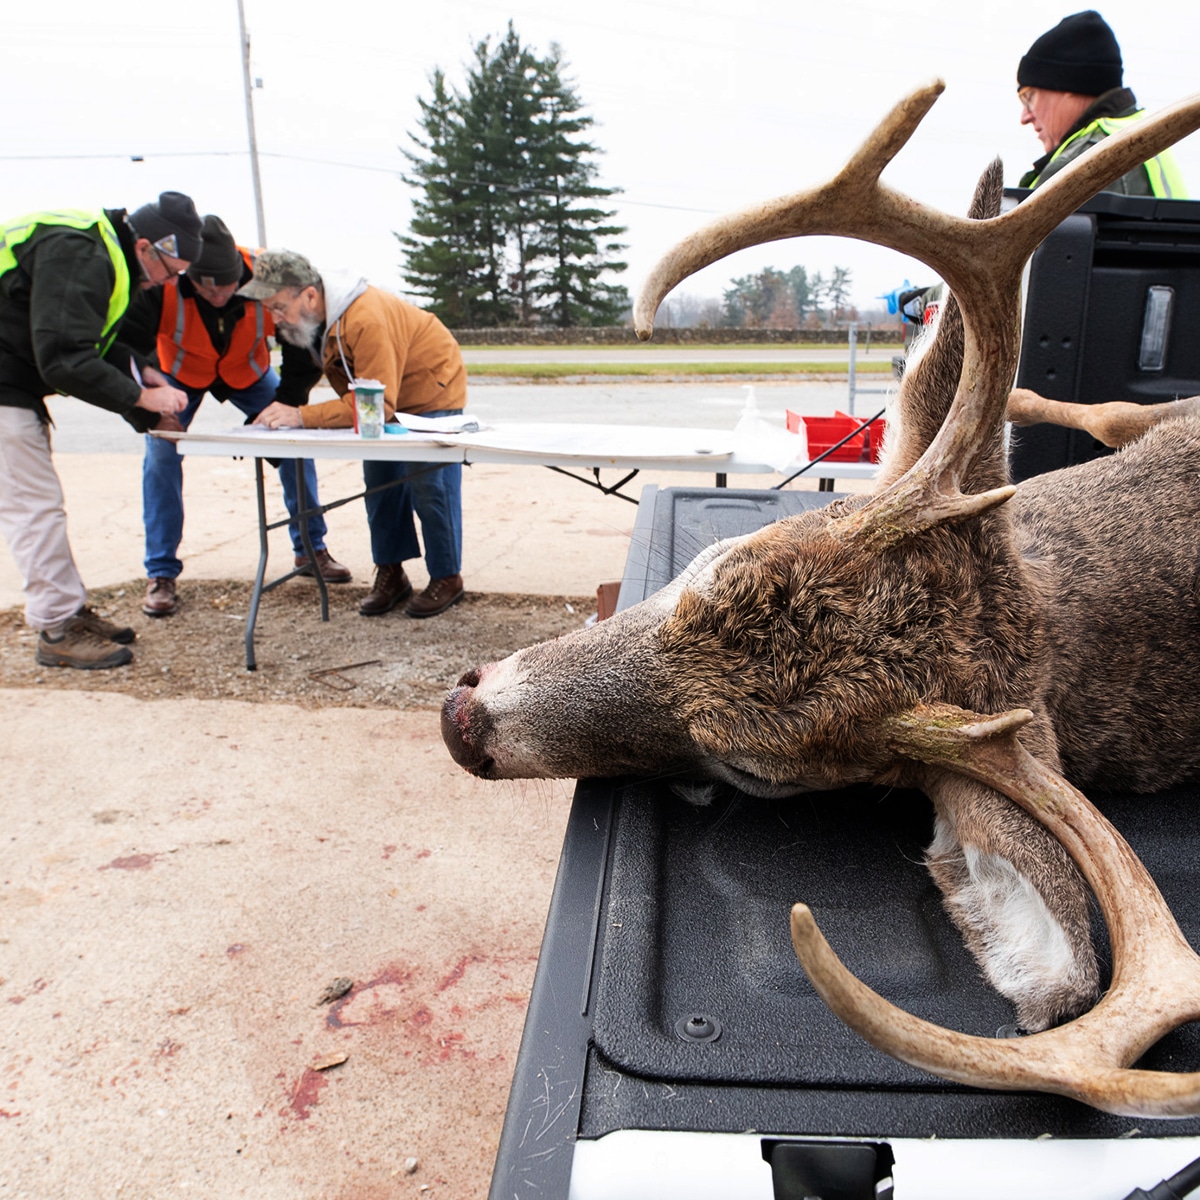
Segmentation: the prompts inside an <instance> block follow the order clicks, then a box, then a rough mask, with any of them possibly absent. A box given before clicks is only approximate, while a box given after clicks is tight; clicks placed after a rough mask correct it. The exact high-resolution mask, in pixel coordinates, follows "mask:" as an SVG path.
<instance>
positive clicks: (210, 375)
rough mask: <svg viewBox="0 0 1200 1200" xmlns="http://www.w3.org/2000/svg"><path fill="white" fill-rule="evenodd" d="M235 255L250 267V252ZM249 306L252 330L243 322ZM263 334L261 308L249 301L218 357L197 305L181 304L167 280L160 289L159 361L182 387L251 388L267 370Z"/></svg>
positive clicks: (190, 301)
mask: <svg viewBox="0 0 1200 1200" xmlns="http://www.w3.org/2000/svg"><path fill="white" fill-rule="evenodd" d="M238 249H239V251H240V252H241V255H242V258H243V259H245V261H246V263H247V264H248V265H249V264H251V263H252V261H253V260H252V259H251V257H250V253H249V251H247V250H243V249H242V248H241V247H238ZM250 305H253V309H254V322H253V325H252V324H251V322H250V321H248V320H246V317H248V316H249V313H250V308H249V306H250ZM267 332H268V331H267V329H266V320H265V316H264V311H263V306H262V304H261V303H260V302H258V301H247V308H246V309H245V310H244V312H243V314H242V317H241V318H239V320H238V322H237V324H236V325H235V326H234V328H233V333H232V334H231V335H230V339H229V346H228V347H227V349H226V351H225V353H224V354H223V355H220V356H218V354H217V351H216V348H215V347H214V346H213V344H212V339H211V338H210V337H209V334H208V330H207V329H205V327H204V322H203V320H202V319H201V317H200V310H199V309H198V308H197V306H196V302H195V300H194V299H192V298H191V297H187V298H184V299H183V301H182V303H181V302H180V296H179V283H178V281H177V280H175V279H171V280H168V281H167V283H166V285H165V286H164V287H163V305H162V315H161V317H160V318H159V323H158V361H159V363H160V365H161V366H162V369H163V370H164V371H167V372H168V374H170V375H171V376H173V377H174V378H175V379H176V380H178V381H179V382H180V383H181V384H183V386H184V387H190V388H206V387H208V386H210V385H211V384H213V383H215V382H216V381H217V380H220V381H221V382H222V383H225V384H228V385H229V386H230V387H233V388H238V389H242V388H249V387H253V386H254V384H256V383H257V382H258V381H259V380H260V379H262V377H263V376H264V375H265V374H266V373H267V370H268V368H269V367H270V365H271V352H270V349H269V348H268V347H267V343H266V338H265V336H264V335H265V334H266V333H267ZM168 363H170V366H168V365H167V364H168Z"/></svg>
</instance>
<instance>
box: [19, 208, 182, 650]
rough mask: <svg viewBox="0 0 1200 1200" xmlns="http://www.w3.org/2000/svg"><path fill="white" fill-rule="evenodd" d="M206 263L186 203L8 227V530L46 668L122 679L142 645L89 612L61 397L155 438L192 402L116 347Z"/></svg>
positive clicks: (70, 212)
mask: <svg viewBox="0 0 1200 1200" xmlns="http://www.w3.org/2000/svg"><path fill="white" fill-rule="evenodd" d="M199 254H200V215H199V214H198V213H197V212H196V206H195V205H194V204H193V203H192V201H191V200H190V199H189V198H188V197H187V196H185V195H183V194H182V193H181V192H163V193H162V194H161V195H160V196H159V198H158V199H157V200H155V201H152V202H151V203H149V204H144V205H142V207H141V208H139V209H138V210H137V211H136V212H134V213H133V214H132V216H127V215H126V212H125V210H124V209H101V208H96V209H60V210H56V211H53V212H38V213H31V214H29V215H28V216H25V217H19V218H17V219H16V220H13V221H8V222H6V223H4V224H2V225H0V529H2V530H3V531H4V535H5V537H6V539H7V540H8V544H9V548H10V549H11V550H12V555H13V558H14V559H15V560H16V563H17V567H18V569H19V570H20V572H21V576H22V578H23V579H24V581H25V620H26V623H27V624H28V625H30V626H31V627H32V628H34V629H36V630H38V631H39V634H40V636H39V637H38V643H37V651H36V655H37V661H38V662H39V663H41V664H42V665H43V666H48V667H76V668H80V669H83V670H97V669H104V668H107V667H119V666H122V665H124V664H125V663H127V662H129V661H130V660H131V659H132V658H133V655H132V653H131V652H130V650H129V647H128V643H129V642H132V641H133V639H134V631H133V630H132V629H129V628H121V627H118V626H116V625H113V624H111V623H110V622H108V621H105V620H103V619H102V618H101V617H100V616H99V614H97V613H96V612H95V611H94V610H93V609H91V608H90V607H88V603H87V589H86V588H85V587H84V585H83V581H82V579H81V578H80V575H79V571H78V569H77V567H76V566H75V560H74V556H73V555H72V553H71V546H70V542H69V541H68V538H67V518H66V512H65V511H64V508H63V495H62V486H61V484H60V482H59V478H58V472H57V471H55V469H54V462H53V458H52V456H51V452H50V432H49V426H50V413H49V410H48V409H47V408H46V403H45V397H46V396H48V395H49V394H50V393H52V392H56V391H57V392H60V393H62V394H63V395H68V396H74V397H75V398H77V399H79V400H83V401H85V402H86V403H88V404H95V405H97V406H98V407H100V408H106V409H108V410H109V411H110V412H116V413H120V414H121V415H122V416H124V417H125V418H126V420H128V421H129V422H130V423H131V424H132V425H134V427H135V428H137V429H139V430H141V431H145V430H146V429H148V428H151V427H152V426H153V425H154V424H156V423H157V422H158V420H159V419H160V417H161V416H163V415H169V414H173V413H177V412H180V411H182V409H183V407H184V406H185V405H186V403H187V397H186V396H185V395H184V394H183V392H181V391H179V390H178V389H176V388H174V387H172V386H171V385H170V384H169V383H168V382H167V380H166V379H165V378H164V377H163V376H162V375H161V374H160V373H159V372H158V371H157V370H156V369H155V367H154V364H153V362H152V361H151V360H144V359H139V358H138V357H137V356H136V355H135V354H134V353H133V351H132V350H131V349H130V348H129V346H128V345H125V344H123V343H121V342H118V341H117V340H116V339H117V334H118V331H119V327H120V325H121V322H122V319H123V318H124V316H125V312H126V310H127V309H128V307H129V304H130V300H131V297H132V296H133V295H134V294H136V292H137V291H138V290H139V289H141V288H151V287H156V286H158V285H160V284H163V283H165V282H166V281H167V280H168V279H170V278H172V277H173V276H175V275H178V274H179V272H180V271H184V270H186V269H187V266H188V264H189V263H191V262H192V261H193V260H194V259H196V258H197V257H198V256H199Z"/></svg>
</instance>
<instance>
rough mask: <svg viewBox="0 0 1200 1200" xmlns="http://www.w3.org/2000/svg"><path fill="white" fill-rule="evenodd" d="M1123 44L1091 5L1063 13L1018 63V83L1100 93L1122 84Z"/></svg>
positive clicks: (1094, 94)
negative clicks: (1080, 10) (1067, 15)
mask: <svg viewBox="0 0 1200 1200" xmlns="http://www.w3.org/2000/svg"><path fill="white" fill-rule="evenodd" d="M1122 76H1123V70H1122V67H1121V47H1120V46H1118V45H1117V39H1116V38H1115V37H1114V36H1113V31H1112V30H1111V29H1109V27H1108V24H1107V22H1106V21H1105V20H1104V18H1103V17H1102V16H1101V15H1100V14H1099V13H1098V12H1095V11H1093V10H1092V9H1090V8H1089V9H1088V10H1087V12H1078V13H1073V14H1072V15H1071V16H1069V17H1063V19H1062V20H1061V21H1059V23H1058V24H1057V25H1055V27H1054V28H1053V29H1051V30H1050V31H1049V33H1043V34H1042V36H1041V37H1040V38H1038V40H1037V41H1036V42H1034V43H1033V45H1032V46H1030V47H1029V53H1028V54H1026V55H1025V57H1024V58H1023V59H1021V62H1020V65H1019V66H1018V67H1017V86H1018V87H1035V88H1045V89H1046V90H1047V91H1051V92H1077V93H1078V94H1079V95H1081V96H1099V95H1100V94H1101V93H1102V92H1107V91H1109V90H1110V89H1112V88H1118V87H1120V86H1121V81H1122Z"/></svg>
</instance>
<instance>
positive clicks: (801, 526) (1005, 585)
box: [442, 118, 1200, 1030]
mask: <svg viewBox="0 0 1200 1200" xmlns="http://www.w3.org/2000/svg"><path fill="white" fill-rule="evenodd" d="M918 119H919V118H918ZM1110 140H1113V139H1110ZM893 152H894V151H893ZM1092 153H1095V151H1093V152H1092ZM1114 169H1115V168H1114ZM848 170H849V168H848ZM1064 174H1065V172H1064ZM847 186H849V185H847ZM1048 186H1049V185H1048ZM1064 186H1069V185H1064ZM1000 187H1001V174H1000V168H999V164H993V166H992V167H991V168H990V169H989V170H988V172H986V173H985V175H984V177H983V179H982V180H981V182H980V186H979V188H978V189H977V192H976V195H975V198H974V200H973V202H972V207H971V212H970V216H971V217H972V218H974V219H976V220H979V221H981V222H984V221H987V220H988V219H990V218H993V217H994V216H995V214H996V213H997V212H998V209H999V198H1000ZM889 203H890V201H889ZM816 231H820V230H816ZM780 236H782V235H780ZM889 244H891V243H889ZM1030 249H1032V247H1030ZM951 282H952V284H953V282H954V281H951ZM1013 289H1014V298H1013V306H1012V308H1011V311H1009V310H1008V309H1004V310H1003V311H1000V312H999V313H998V315H997V316H996V317H995V330H994V331H993V332H992V333H991V334H989V335H988V338H987V339H984V340H985V342H986V346H987V353H985V354H984V355H983V362H982V367H980V366H979V363H978V362H977V361H976V360H977V358H978V357H979V356H978V355H977V354H976V355H975V357H971V356H970V355H969V356H968V357H969V358H970V359H971V365H970V366H969V367H968V368H967V369H966V370H964V344H965V342H969V341H970V332H969V330H967V331H965V330H964V322H963V319H962V315H961V313H960V311H959V308H958V305H957V303H956V302H955V300H954V299H953V298H951V300H950V301H949V302H948V303H947V305H946V306H945V309H944V313H943V317H942V320H941V323H940V325H939V327H938V329H937V332H936V334H935V335H934V337H933V339H932V341H931V342H930V344H929V346H928V348H927V349H926V351H925V353H924V354H923V355H922V357H921V358H920V359H919V361H917V362H916V363H915V365H914V366H913V368H912V369H911V370H910V371H909V372H907V373H906V376H905V379H904V380H903V381H902V384H901V386H900V389H899V393H898V396H897V398H896V401H895V403H894V406H893V412H892V414H891V415H890V417H889V424H890V425H891V426H892V433H891V436H890V437H889V444H888V446H887V448H886V451H885V459H884V462H883V463H882V465H881V471H880V479H879V482H878V484H877V487H876V489H875V491H874V492H873V493H872V494H871V495H870V496H867V497H863V496H856V497H848V498H844V499H841V500H838V501H835V502H834V503H833V504H831V505H829V506H828V507H827V508H825V509H822V510H818V511H815V512H808V513H804V514H802V515H799V516H796V517H792V518H789V519H787V520H782V521H779V522H777V523H775V524H773V525H771V526H769V527H767V528H765V529H763V530H760V531H759V532H757V533H755V534H752V535H750V536H748V537H744V538H737V539H732V540H730V541H728V542H723V543H720V544H718V545H716V546H713V547H710V548H709V549H707V550H705V551H704V552H702V553H701V554H700V555H699V556H698V557H697V559H696V560H695V561H694V562H693V563H692V564H691V566H690V567H689V568H688V569H687V570H686V571H684V572H683V573H682V575H681V576H680V577H679V578H678V579H676V580H675V581H674V582H673V583H672V584H670V585H669V586H668V587H666V588H664V589H663V590H662V591H660V592H658V593H657V594H656V595H654V596H651V597H650V598H649V599H647V600H646V601H644V602H643V603H641V604H638V605H635V606H634V607H632V608H630V609H628V610H625V611H624V612H621V613H618V614H616V615H615V616H613V617H612V618H610V619H609V620H607V621H604V622H602V623H600V624H599V625H597V626H594V627H593V628H590V629H586V630H581V631H578V632H576V633H573V634H569V635H567V636H566V637H563V638H559V639H558V640H556V641H554V642H549V643H543V644H541V645H537V646H532V647H530V648H528V649H526V650H522V651H519V652H518V653H516V654H514V655H512V656H510V657H509V658H507V659H505V660H504V661H503V662H499V663H491V664H488V665H486V666H483V667H481V668H478V669H476V670H473V671H470V672H468V673H467V674H466V675H464V676H463V678H462V680H461V681H460V684H459V686H458V687H457V688H455V689H454V690H453V691H452V692H451V693H450V695H449V696H448V697H447V700H446V703H445V706H444V708H443V714H442V727H443V736H444V739H445V741H446V743H447V746H448V748H449V750H450V752H451V754H452V755H453V756H454V758H455V759H456V761H458V762H459V763H460V764H461V765H462V766H463V767H465V768H466V769H467V770H468V771H470V772H472V773H473V774H475V775H478V776H480V777H483V778H489V779H500V778H520V777H555V776H559V777H583V776H614V775H620V774H632V773H636V774H641V775H647V774H649V775H654V776H659V777H661V778H664V779H666V780H671V781H674V780H707V781H718V782H720V783H724V784H729V785H732V786H734V787H736V788H738V789H740V790H741V791H743V792H745V793H748V794H749V795H751V796H763V797H773V796H784V795H790V794H795V793H799V792H806V791H823V790H828V789H833V788H837V787H840V786H844V785H847V784H855V783H877V784H885V785H899V786H909V787H917V788H920V789H922V790H924V791H925V792H926V793H927V794H928V795H929V797H930V798H931V800H932V802H933V805H934V809H935V834H934V838H933V841H932V843H931V845H930V847H929V849H928V854H927V865H928V868H929V870H930V872H931V874H932V876H933V878H934V879H935V880H936V882H937V884H938V886H939V887H940V889H941V890H942V893H943V896H944V899H945V905H946V909H947V911H948V913H949V914H950V916H951V917H952V919H953V920H954V921H955V923H956V924H957V925H958V927H959V928H960V929H961V931H962V933H963V936H964V938H965V940H966V942H967V945H968V946H969V947H970V949H971V951H972V953H973V954H974V956H975V958H976V960H977V961H978V963H979V965H980V967H981V969H982V971H983V972H984V974H985V975H986V977H987V978H988V979H989V980H990V982H991V983H992V985H993V986H994V987H996V988H997V989H998V990H999V991H1000V992H1001V993H1002V994H1004V995H1005V996H1007V997H1008V998H1009V999H1011V1000H1012V1002H1013V1003H1014V1005H1015V1007H1016V1013H1017V1020H1018V1021H1019V1023H1020V1024H1021V1026H1022V1027H1023V1028H1025V1029H1026V1030H1040V1029H1045V1028H1047V1027H1048V1026H1049V1025H1051V1024H1053V1023H1055V1022H1057V1021H1059V1020H1061V1019H1063V1018H1065V1017H1068V1016H1072V1015H1074V1014H1077V1013H1079V1012H1081V1011H1082V1010H1084V1009H1085V1008H1087V1007H1088V1006H1089V1005H1091V1004H1092V1002H1093V1001H1094V1000H1095V998H1096V995H1097V990H1098V970H1097V965H1096V960H1095V955H1094V951H1093V949H1092V946H1091V941H1090V934H1089V917H1088V892H1087V889H1086V887H1085V885H1084V883H1083V880H1082V878H1081V876H1080V873H1079V871H1078V870H1077V869H1076V867H1075V865H1074V864H1073V862H1072V861H1071V858H1070V857H1069V855H1068V854H1067V852H1066V851H1065V850H1064V849H1063V847H1062V846H1061V845H1060V844H1059V842H1058V841H1057V840H1056V839H1055V838H1054V836H1052V835H1051V834H1050V833H1049V832H1048V831H1047V829H1046V828H1045V827H1044V826H1043V825H1042V824H1041V823H1040V822H1039V821H1038V820H1035V819H1034V818H1033V817H1031V816H1029V815H1027V814H1026V812H1025V811H1023V810H1022V809H1021V808H1018V807H1017V806H1016V805H1014V804H1013V803H1012V802H1011V801H1010V800H1009V799H1008V798H1007V797H1006V796H1005V795H1002V794H1001V793H1000V792H999V791H997V790H996V789H995V788H994V787H992V786H988V785H987V784H984V783H981V782H977V781H975V780H973V779H970V778H968V777H966V776H965V775H963V774H960V773H958V772H956V771H952V770H949V769H947V768H946V767H944V766H941V765H938V766H931V765H926V764H923V763H921V762H917V761H914V760H913V759H912V758H908V757H901V756H897V755H896V753H895V752H894V751H893V750H892V749H891V748H890V747H889V745H888V744H887V742H886V739H884V738H881V737H880V736H879V730H880V729H881V728H882V727H884V725H885V724H886V722H887V721H888V720H889V719H891V718H892V717H893V716H894V715H895V714H897V713H899V712H903V711H906V710H910V709H912V708H914V707H915V706H921V705H928V704H948V705H954V706H958V707H959V708H962V709H966V710H970V711H972V712H975V713H997V712H1001V711H1004V710H1011V709H1014V708H1023V709H1028V710H1030V711H1031V712H1032V714H1033V719H1032V721H1031V722H1030V723H1029V724H1028V725H1027V726H1026V727H1025V728H1024V730H1023V731H1022V732H1021V736H1020V741H1021V744H1022V745H1023V746H1024V747H1025V749H1027V750H1028V751H1029V752H1031V753H1032V754H1033V755H1034V756H1035V757H1036V758H1037V759H1038V760H1039V761H1040V762H1041V763H1042V764H1044V765H1045V766H1046V767H1048V768H1049V769H1050V770H1051V771H1053V772H1061V773H1062V774H1065V776H1066V777H1067V778H1068V779H1069V780H1071V781H1072V782H1073V783H1074V784H1076V785H1077V786H1078V787H1080V788H1083V789H1086V788H1088V787H1094V786H1103V787H1105V788H1113V789H1128V790H1134V791H1144V792H1149V791H1155V790H1158V789H1161V788H1164V787H1168V786H1171V785H1173V784H1176V783H1179V782H1182V781H1184V780H1187V779H1192V778H1195V777H1196V774H1197V767H1198V761H1200V750H1198V749H1197V747H1198V746H1200V697H1198V696H1197V695H1196V687H1195V681H1196V679H1197V678H1200V616H1198V612H1197V599H1198V596H1197V590H1198V586H1200V584H1198V576H1197V564H1198V561H1200V558H1198V554H1197V550H1198V547H1197V531H1198V530H1200V469H1198V464H1200V416H1197V415H1193V410H1192V409H1191V408H1189V407H1188V406H1177V409H1178V411H1177V412H1169V413H1168V412H1164V413H1162V414H1160V416H1161V417H1163V418H1166V417H1174V418H1176V419H1163V420H1162V423H1161V424H1159V425H1158V426H1157V427H1155V428H1153V429H1151V430H1150V432H1148V433H1146V434H1145V436H1144V437H1141V438H1140V440H1138V441H1137V442H1136V443H1134V444H1132V445H1130V446H1128V447H1127V448H1126V449H1124V450H1122V451H1120V452H1119V453H1117V454H1115V455H1113V456H1112V457H1110V458H1106V459H1102V460H1098V461H1095V462H1091V463H1087V464H1084V465H1081V466H1077V467H1073V468H1071V469H1069V470H1066V471H1061V472H1056V473H1054V474H1051V475H1045V476H1040V477H1038V478H1035V479H1032V480H1029V481H1027V482H1025V483H1023V484H1022V485H1021V486H1020V488H1019V489H1017V490H1016V493H1015V496H1013V498H1012V499H1009V496H1010V495H1012V489H1011V488H1006V487H1005V486H1004V485H1005V484H1006V483H1007V468H1006V464H1005V458H1004V445H1003V400H1001V404H1000V407H999V408H998V409H997V410H996V411H997V413H998V416H997V417H996V419H989V420H986V421H984V422H983V423H982V424H981V426H980V428H979V430H978V431H977V432H976V434H975V435H973V436H977V439H978V440H977V441H976V442H975V444H973V446H972V447H971V451H970V454H968V455H960V458H961V466H960V467H956V468H955V470H956V471H957V472H958V473H957V476H956V483H957V486H958V488H960V489H961V493H962V495H961V496H958V497H957V498H955V497H951V499H952V500H954V502H955V504H957V505H958V507H957V508H955V509H954V510H953V511H947V512H940V513H935V514H934V515H931V516H929V517H928V519H927V520H926V518H925V517H921V518H920V521H919V522H918V523H917V524H915V525H910V526H909V527H906V528H904V529H899V528H897V529H893V528H892V527H891V526H890V524H889V521H890V518H889V511H890V510H889V509H888V508H887V503H888V497H889V496H890V495H892V494H893V493H894V492H895V491H896V489H898V488H903V487H904V486H905V484H906V481H907V480H909V479H910V478H911V477H912V474H913V471H914V470H915V469H917V468H919V467H920V464H921V463H924V462H926V461H927V459H928V458H929V455H930V454H932V453H934V451H935V450H936V448H937V447H936V446H934V443H935V442H937V445H938V446H940V445H942V442H941V441H939V440H938V439H939V438H942V439H946V438H948V436H949V435H948V433H947V430H948V429H949V427H950V425H951V424H952V420H948V417H947V414H948V413H950V412H951V408H952V402H953V403H954V405H955V408H956V409H957V408H958V406H959V405H960V404H961V403H962V401H961V400H959V399H956V389H958V395H959V396H962V395H963V394H964V389H966V391H967V392H969V391H970V390H971V388H973V387H975V386H976V385H975V383H974V382H973V378H974V377H972V378H971V379H968V378H967V375H969V374H970V371H971V370H982V371H983V372H984V375H985V376H986V375H987V372H991V376H990V378H991V380H992V384H986V380H985V385H982V386H994V385H995V381H996V380H999V381H1000V383H999V386H1001V387H1003V388H1004V389H1007V386H1008V381H1011V379H1012V375H1013V371H1014V370H1015V362H1016V339H1017V331H1016V328H1015V325H1016V320H1015V313H1016V309H1015V284H1014V285H1013ZM956 290H957V289H956ZM1002 299H1004V297H1002ZM980 307H981V306H980V304H979V302H978V295H977V296H976V303H975V307H974V309H973V310H969V311H972V313H973V318H974V319H975V320H978V319H979V310H980ZM997 307H1002V306H1001V305H997ZM997 347H998V349H997ZM969 348H970V347H969V346H968V349H969ZM972 353H973V354H974V351H973V352H972ZM960 376H962V378H961V379H960ZM1024 399H1025V400H1026V401H1028V398H1027V397H1026V398H1024ZM1016 403H1017V404H1018V405H1019V404H1020V403H1021V399H1020V398H1019V399H1018V401H1017V402H1016ZM1029 403H1033V410H1030V409H1029V408H1028V405H1027V409H1026V412H1027V413H1028V412H1029V411H1035V412H1037V413H1041V412H1043V411H1044V410H1042V409H1040V408H1037V406H1036V403H1035V402H1029ZM981 498H985V499H986V503H984V502H983V499H981ZM964 500H967V501H969V503H964V504H958V502H959V501H964ZM1004 501H1007V503H1005V502H1004ZM976 502H978V503H976ZM868 515H869V516H870V525H869V526H868V525H867V518H868Z"/></svg>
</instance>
